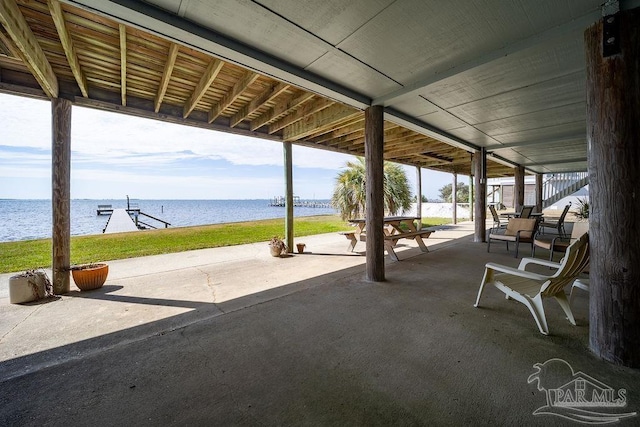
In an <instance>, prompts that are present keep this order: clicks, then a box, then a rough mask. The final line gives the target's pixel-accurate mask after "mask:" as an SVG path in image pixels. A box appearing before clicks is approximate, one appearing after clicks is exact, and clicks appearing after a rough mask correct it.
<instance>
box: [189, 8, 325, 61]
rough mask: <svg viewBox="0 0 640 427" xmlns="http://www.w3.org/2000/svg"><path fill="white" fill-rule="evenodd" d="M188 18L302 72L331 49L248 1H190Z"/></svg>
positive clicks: (310, 35)
mask: <svg viewBox="0 0 640 427" xmlns="http://www.w3.org/2000/svg"><path fill="white" fill-rule="evenodd" d="M183 1H184V0H183ZM184 18H185V19H187V20H190V21H192V22H195V23H197V24H199V25H202V26H204V27H206V28H210V29H212V30H214V31H217V32H220V33H222V34H225V35H226V36H228V37H230V38H233V39H235V40H237V41H240V42H243V43H245V44H247V45H249V46H253V47H255V48H257V49H259V50H261V51H263V52H266V53H268V54H271V55H274V56H276V57H278V58H280V59H282V60H284V61H287V62H289V63H291V64H294V65H297V66H299V67H302V68H305V67H306V66H308V65H309V64H311V63H312V62H313V61H315V60H316V59H318V58H319V57H321V56H322V55H324V54H325V53H327V51H328V50H329V49H330V46H329V45H327V44H326V43H324V42H322V41H321V40H320V39H318V38H317V37H314V36H313V35H312V34H310V33H307V32H304V31H301V30H300V29H299V28H298V27H296V26H295V25H293V24H291V23H290V22H288V21H287V20H285V19H283V18H282V17H280V16H278V15H275V14H273V13H271V12H269V11H268V10H267V9H265V8H262V7H256V3H254V2H251V1H248V0H243V1H238V0H216V1H207V0H189V2H188V3H187V6H186V8H185V12H184Z"/></svg>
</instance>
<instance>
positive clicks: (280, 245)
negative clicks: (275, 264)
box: [269, 236, 287, 257]
mask: <svg viewBox="0 0 640 427" xmlns="http://www.w3.org/2000/svg"><path fill="white" fill-rule="evenodd" d="M269 249H270V250H271V255H272V256H275V257H279V256H282V255H286V254H287V245H286V244H285V243H284V242H283V241H282V239H280V238H279V237H278V236H274V237H273V238H272V239H271V240H270V241H269Z"/></svg>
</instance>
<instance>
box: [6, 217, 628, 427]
mask: <svg viewBox="0 0 640 427" xmlns="http://www.w3.org/2000/svg"><path fill="white" fill-rule="evenodd" d="M472 232H473V225H472V224H471V223H464V224H461V225H459V226H455V227H453V226H452V227H447V229H444V230H439V231H438V232H436V233H434V234H433V235H432V236H431V237H430V238H429V239H428V240H427V243H428V246H429V248H430V250H431V252H430V253H426V254H423V253H421V252H420V251H419V250H418V249H417V248H416V247H415V243H414V242H411V243H409V244H408V245H407V247H406V248H403V249H401V250H399V251H398V254H399V256H400V258H401V259H402V261H400V262H388V263H387V265H386V277H387V281H386V282H383V283H370V282H367V281H365V280H364V261H365V258H364V256H361V255H359V254H357V253H349V252H346V251H345V249H346V247H347V240H346V239H344V238H343V237H342V236H339V235H337V234H335V233H331V234H326V235H318V236H310V237H305V238H303V239H299V240H301V241H304V242H305V243H306V244H307V250H308V251H309V253H305V254H301V255H300V254H294V255H293V256H291V257H288V258H282V259H280V258H272V257H270V256H269V255H268V248H267V247H266V246H265V245H266V244H265V243H260V244H253V245H242V246H236V247H231V248H217V249H208V250H201V251H192V252H184V253H180V254H169V255H161V256H154V257H145V258H137V259H131V260H121V261H112V262H109V265H110V274H109V278H108V280H107V282H106V284H105V286H104V287H103V288H101V289H99V290H95V291H90V292H79V291H77V290H72V292H70V293H69V294H66V295H64V296H62V297H57V298H56V299H53V300H46V301H43V302H39V303H31V304H24V305H15V304H13V305H12V304H9V302H8V294H7V292H6V283H7V281H8V276H9V275H3V276H0V318H1V319H2V323H1V325H0V336H1V337H2V338H1V339H0V425H65V426H69V425H203V424H204V425H466V424H473V425H476V424H491V425H516V424H518V425H520V424H523V425H565V424H568V423H573V422H571V421H569V420H567V419H564V418H560V417H558V416H554V415H533V412H534V411H535V410H536V409H538V408H540V407H542V406H545V404H546V398H545V393H544V392H543V391H540V390H538V388H537V386H536V384H534V383H532V384H529V383H527V379H528V377H529V376H530V375H531V374H533V373H534V372H536V369H535V368H534V364H536V363H544V362H545V361H547V360H549V359H553V358H558V359H563V360H564V361H566V362H568V363H569V364H570V365H571V367H572V368H573V371H574V373H575V374H578V373H579V371H580V372H581V373H584V374H586V375H588V376H589V377H590V378H594V379H596V380H598V381H600V382H601V383H604V384H606V385H608V386H610V387H612V388H613V389H614V390H616V391H617V390H619V389H626V398H627V402H628V404H627V406H626V407H625V408H617V409H615V410H614V409H611V408H604V409H600V411H601V412H621V413H631V412H635V411H638V410H639V409H640V371H639V370H634V369H628V368H621V367H617V366H615V365H612V364H610V363H607V362H603V361H600V360H599V359H597V358H596V357H594V356H593V355H592V354H591V353H590V352H589V350H588V324H587V322H588V295H587V294H586V293H584V292H580V293H579V294H578V295H577V297H576V298H575V300H574V304H573V310H574V314H575V317H576V320H577V322H578V325H577V326H572V325H571V324H569V322H568V321H567V320H566V319H565V317H564V314H563V313H562V310H561V309H560V307H559V306H558V305H557V304H556V303H555V302H554V301H546V303H545V309H546V311H547V319H548V322H549V327H550V330H551V335H550V336H543V335H541V334H540V333H539V332H538V330H537V327H536V326H535V323H534V321H533V318H532V317H531V315H530V314H529V312H528V311H527V309H526V308H525V307H524V306H523V305H522V304H520V303H517V302H514V301H507V300H505V299H504V297H503V296H502V294H501V293H500V292H499V291H497V290H496V289H494V288H489V289H487V290H486V291H485V294H484V297H483V299H482V301H481V302H482V308H474V307H473V302H474V301H475V297H476V294H477V291H478V286H479V283H480V280H481V278H482V273H483V271H484V264H485V263H486V262H488V261H493V262H499V263H503V264H508V265H512V266H516V265H517V263H518V260H516V259H515V258H513V255H512V253H508V252H507V251H506V250H505V249H504V246H503V245H495V247H493V245H492V252H491V253H487V252H486V245H485V244H479V243H473V242H472V238H471V233H472ZM525 248H528V246H525ZM356 250H361V251H364V244H359V246H358V247H356ZM524 252H527V251H526V250H524ZM539 256H541V257H544V256H545V253H544V251H540V253H539ZM560 385H562V384H560ZM556 386H559V385H558V384H556ZM547 387H548V386H547ZM639 422H640V419H639V418H638V417H637V416H634V417H630V418H628V419H626V420H624V421H622V423H621V424H623V425H625V424H628V425H637V424H638V423H639Z"/></svg>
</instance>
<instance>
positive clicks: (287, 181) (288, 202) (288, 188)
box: [282, 142, 293, 253]
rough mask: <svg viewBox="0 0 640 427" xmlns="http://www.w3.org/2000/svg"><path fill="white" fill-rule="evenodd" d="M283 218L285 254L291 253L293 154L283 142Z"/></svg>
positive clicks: (289, 147) (289, 146) (287, 144)
mask: <svg viewBox="0 0 640 427" xmlns="http://www.w3.org/2000/svg"><path fill="white" fill-rule="evenodd" d="M282 146H283V147H284V187H285V209H286V213H285V218H284V234H285V243H286V244H287V252H289V253H291V252H293V153H292V150H293V148H292V146H291V143H290V142H284V143H283V144H282Z"/></svg>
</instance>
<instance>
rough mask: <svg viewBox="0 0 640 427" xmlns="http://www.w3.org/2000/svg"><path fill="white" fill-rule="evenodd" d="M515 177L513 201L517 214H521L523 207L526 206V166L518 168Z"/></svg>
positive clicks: (514, 173) (515, 170)
mask: <svg viewBox="0 0 640 427" xmlns="http://www.w3.org/2000/svg"><path fill="white" fill-rule="evenodd" d="M513 177H514V178H515V184H514V186H513V201H514V202H515V208H516V212H520V211H521V210H522V206H524V166H516V168H515V169H514V172H513Z"/></svg>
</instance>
